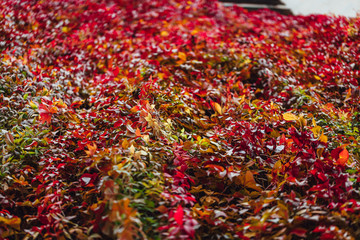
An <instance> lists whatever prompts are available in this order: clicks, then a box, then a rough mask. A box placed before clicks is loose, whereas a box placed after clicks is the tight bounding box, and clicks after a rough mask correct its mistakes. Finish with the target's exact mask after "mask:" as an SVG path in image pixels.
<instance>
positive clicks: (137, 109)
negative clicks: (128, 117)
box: [130, 106, 140, 113]
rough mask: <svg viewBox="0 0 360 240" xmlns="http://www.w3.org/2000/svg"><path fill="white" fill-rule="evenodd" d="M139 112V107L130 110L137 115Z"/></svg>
mask: <svg viewBox="0 0 360 240" xmlns="http://www.w3.org/2000/svg"><path fill="white" fill-rule="evenodd" d="M139 110H140V108H139V106H135V107H132V108H131V109H130V112H132V113H136V112H137V111H139Z"/></svg>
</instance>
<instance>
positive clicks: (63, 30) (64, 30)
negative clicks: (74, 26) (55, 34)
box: [61, 27, 70, 33]
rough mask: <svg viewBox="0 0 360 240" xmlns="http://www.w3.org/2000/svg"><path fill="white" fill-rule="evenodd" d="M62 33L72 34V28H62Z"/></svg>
mask: <svg viewBox="0 0 360 240" xmlns="http://www.w3.org/2000/svg"><path fill="white" fill-rule="evenodd" d="M61 31H62V32H63V33H68V32H70V28H68V27H62V28H61Z"/></svg>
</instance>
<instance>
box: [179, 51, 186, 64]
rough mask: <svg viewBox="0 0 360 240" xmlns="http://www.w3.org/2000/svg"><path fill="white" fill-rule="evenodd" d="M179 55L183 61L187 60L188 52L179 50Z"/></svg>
mask: <svg viewBox="0 0 360 240" xmlns="http://www.w3.org/2000/svg"><path fill="white" fill-rule="evenodd" d="M178 57H179V58H180V60H181V61H183V62H186V54H185V53H183V52H179V54H178Z"/></svg>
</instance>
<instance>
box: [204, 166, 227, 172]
mask: <svg viewBox="0 0 360 240" xmlns="http://www.w3.org/2000/svg"><path fill="white" fill-rule="evenodd" d="M205 167H206V168H211V169H216V170H217V171H218V172H223V171H224V170H225V169H224V167H222V166H220V165H215V164H208V165H206V166H205Z"/></svg>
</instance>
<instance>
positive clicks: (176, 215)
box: [174, 205, 184, 226]
mask: <svg viewBox="0 0 360 240" xmlns="http://www.w3.org/2000/svg"><path fill="white" fill-rule="evenodd" d="M183 218H184V210H183V208H182V206H181V205H179V206H178V208H177V209H176V211H175V213H174V219H175V221H176V223H177V224H178V225H180V226H182V225H183Z"/></svg>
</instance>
